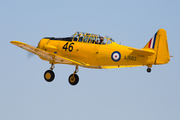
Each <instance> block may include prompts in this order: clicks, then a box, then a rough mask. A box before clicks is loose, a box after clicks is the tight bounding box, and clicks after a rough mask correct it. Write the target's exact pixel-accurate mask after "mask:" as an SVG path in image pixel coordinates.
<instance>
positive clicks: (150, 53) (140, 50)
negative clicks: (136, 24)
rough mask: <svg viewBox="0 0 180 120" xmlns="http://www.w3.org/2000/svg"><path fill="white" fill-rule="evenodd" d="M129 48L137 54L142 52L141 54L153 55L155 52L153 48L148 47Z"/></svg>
mask: <svg viewBox="0 0 180 120" xmlns="http://www.w3.org/2000/svg"><path fill="white" fill-rule="evenodd" d="M129 49H130V50H133V52H135V53H137V54H142V55H153V54H155V52H154V51H153V50H149V49H137V48H129Z"/></svg>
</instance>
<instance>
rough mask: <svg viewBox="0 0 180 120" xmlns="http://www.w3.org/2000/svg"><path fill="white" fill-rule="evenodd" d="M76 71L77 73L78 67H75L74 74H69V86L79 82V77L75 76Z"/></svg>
mask: <svg viewBox="0 0 180 120" xmlns="http://www.w3.org/2000/svg"><path fill="white" fill-rule="evenodd" d="M78 71H79V69H78V65H76V69H75V71H74V73H73V74H71V75H70V76H69V79H68V81H69V83H70V84H71V85H76V84H77V83H78V82H79V76H78V75H77V74H76V73H77V72H78Z"/></svg>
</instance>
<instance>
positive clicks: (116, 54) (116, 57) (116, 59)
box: [111, 51, 121, 62]
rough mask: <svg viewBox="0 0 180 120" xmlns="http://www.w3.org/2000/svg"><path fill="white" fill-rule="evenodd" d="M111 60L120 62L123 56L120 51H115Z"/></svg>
mask: <svg viewBox="0 0 180 120" xmlns="http://www.w3.org/2000/svg"><path fill="white" fill-rule="evenodd" d="M111 59H112V60H113V61H115V62H118V61H119V60H120V59H121V54H120V53H119V52H118V51H115V52H113V53H112V54H111Z"/></svg>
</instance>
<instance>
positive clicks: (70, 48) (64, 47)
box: [62, 42, 74, 52]
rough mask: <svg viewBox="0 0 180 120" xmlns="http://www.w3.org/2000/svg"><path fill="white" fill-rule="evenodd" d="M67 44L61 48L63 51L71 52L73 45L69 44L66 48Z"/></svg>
mask: <svg viewBox="0 0 180 120" xmlns="http://www.w3.org/2000/svg"><path fill="white" fill-rule="evenodd" d="M68 43H69V42H67V43H66V44H65V45H64V46H63V47H62V49H65V51H66V50H67V49H68V50H69V52H72V51H73V45H74V43H70V44H69V46H68Z"/></svg>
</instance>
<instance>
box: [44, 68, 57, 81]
mask: <svg viewBox="0 0 180 120" xmlns="http://www.w3.org/2000/svg"><path fill="white" fill-rule="evenodd" d="M54 78H55V74H54V72H53V71H52V70H47V71H46V72H45V73H44V79H45V80H46V81H47V82H52V81H53V80H54Z"/></svg>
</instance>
